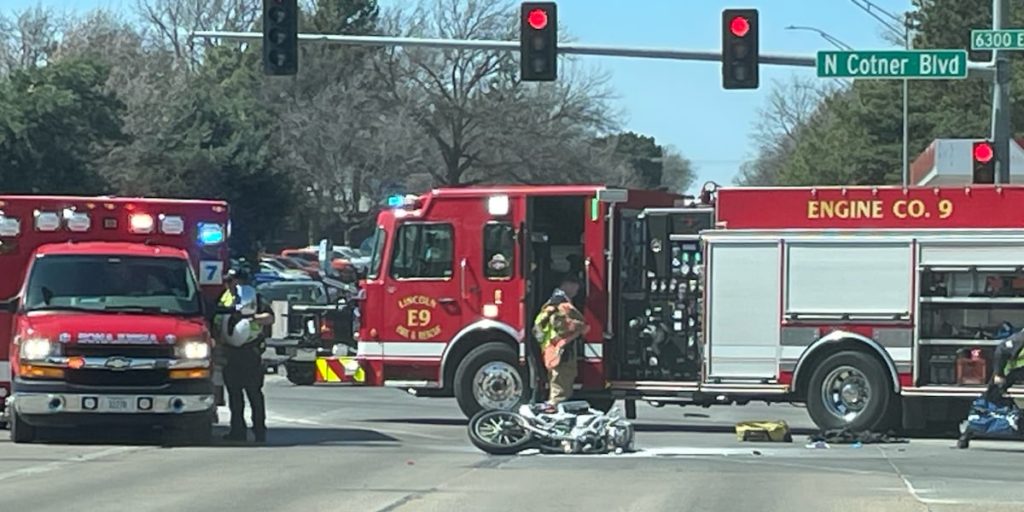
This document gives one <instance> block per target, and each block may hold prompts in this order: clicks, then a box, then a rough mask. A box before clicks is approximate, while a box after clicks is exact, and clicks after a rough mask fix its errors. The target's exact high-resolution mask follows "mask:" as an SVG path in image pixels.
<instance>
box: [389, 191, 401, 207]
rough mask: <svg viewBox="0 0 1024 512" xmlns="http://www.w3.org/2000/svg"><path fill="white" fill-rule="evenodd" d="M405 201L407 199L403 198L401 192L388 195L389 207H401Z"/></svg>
mask: <svg viewBox="0 0 1024 512" xmlns="http://www.w3.org/2000/svg"><path fill="white" fill-rule="evenodd" d="M404 202H405V199H403V198H402V196H401V195H400V194H395V195H393V196H389V197H388V207H389V208H399V207H401V206H402V204H403V203H404Z"/></svg>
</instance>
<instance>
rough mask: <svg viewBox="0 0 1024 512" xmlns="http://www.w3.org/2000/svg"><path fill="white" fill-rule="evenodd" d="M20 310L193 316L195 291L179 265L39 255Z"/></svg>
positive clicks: (134, 259) (160, 261) (150, 260)
mask: <svg viewBox="0 0 1024 512" xmlns="http://www.w3.org/2000/svg"><path fill="white" fill-rule="evenodd" d="M25 309H26V310H28V311H39V310H82V311H97V312H116V313H152V314H166V315H198V314H200V313H201V311H202V310H201V307H200V294H199V287H198V285H196V282H195V277H194V275H193V274H192V271H191V267H190V266H189V264H188V262H187V261H185V260H180V259H175V258H154V257H121V256H103V255H94V256H93V255H90V256H80V255H76V256H63V255H61V256H45V257H41V258H38V259H37V260H36V261H35V263H34V264H33V265H32V273H31V275H30V277H29V281H28V290H27V292H26V296H25Z"/></svg>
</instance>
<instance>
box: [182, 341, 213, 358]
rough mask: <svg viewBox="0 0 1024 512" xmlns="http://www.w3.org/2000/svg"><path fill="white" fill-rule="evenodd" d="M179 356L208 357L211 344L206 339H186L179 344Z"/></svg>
mask: <svg viewBox="0 0 1024 512" xmlns="http://www.w3.org/2000/svg"><path fill="white" fill-rule="evenodd" d="M178 357H180V358H182V359H208V358H209V357H210V344H209V343H206V342H205V341H186V342H184V343H181V344H179V345H178Z"/></svg>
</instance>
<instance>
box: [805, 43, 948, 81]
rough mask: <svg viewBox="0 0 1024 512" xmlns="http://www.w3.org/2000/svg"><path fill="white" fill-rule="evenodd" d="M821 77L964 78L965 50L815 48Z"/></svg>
mask: <svg viewBox="0 0 1024 512" xmlns="http://www.w3.org/2000/svg"><path fill="white" fill-rule="evenodd" d="M818 76H819V77H821V78H919V79H948V78H967V50H885V51H852V52H844V51H821V52H818Z"/></svg>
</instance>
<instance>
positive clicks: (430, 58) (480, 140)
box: [376, 0, 614, 184]
mask: <svg viewBox="0 0 1024 512" xmlns="http://www.w3.org/2000/svg"><path fill="white" fill-rule="evenodd" d="M516 19H517V17H516V16H515V14H514V9H513V8H512V4H511V3H509V2H489V1H485V0H468V1H464V0H431V1H427V2H422V3H420V4H419V5H418V7H417V8H416V9H414V10H412V11H410V12H401V11H399V12H395V13H391V16H389V17H388V19H387V21H386V23H385V26H384V30H385V31H391V30H393V31H401V32H403V33H404V34H406V35H409V36H417V37H441V38H453V39H505V40H508V39H513V38H514V37H515V31H516V28H515V27H516V25H515V21H516ZM376 69H377V72H378V74H379V76H380V77H381V79H382V81H383V83H384V84H385V87H384V88H383V89H382V90H381V91H380V94H379V96H380V98H381V100H382V101H389V102H391V103H393V104H398V105H407V106H409V107H410V108H411V111H412V112H413V113H414V119H415V121H416V123H417V124H418V125H419V126H420V127H421V129H422V130H423V132H424V134H425V135H426V136H427V137H428V138H429V139H430V140H431V141H432V142H433V144H434V145H435V146H436V150H437V153H438V154H439V156H440V161H441V165H439V166H437V167H435V168H430V169H429V172H430V174H431V177H432V178H433V182H434V184H468V183H479V182H483V181H537V180H551V179H552V178H557V177H565V176H568V175H570V174H571V173H570V172H569V171H571V170H577V169H578V168H579V167H580V166H587V165H590V164H591V163H592V162H589V161H588V157H590V156H596V154H597V153H598V151H597V150H596V149H594V148H592V147H591V146H590V145H589V144H588V143H589V142H590V139H592V138H593V137H594V136H595V135H596V134H597V133H600V132H601V131H602V130H606V129H608V128H610V127H612V126H613V125H614V119H613V118H614V116H613V115H612V113H611V111H610V110H609V109H608V107H607V104H606V102H605V101H604V100H605V99H606V98H607V96H608V94H607V90H606V89H605V88H604V86H605V83H606V79H605V78H604V77H601V76H598V75H594V74H586V75H584V74H580V73H573V71H574V68H573V67H571V66H570V67H567V68H566V67H563V71H568V72H563V73H562V76H561V77H560V80H559V82H557V83H555V84H543V85H534V84H524V83H521V82H519V79H518V74H519V72H518V69H519V67H518V62H517V61H516V59H515V58H514V56H513V55H511V54H509V53H503V52H492V51H483V50H440V51H439V50H435V49H422V48H411V49H390V50H388V51H386V52H383V58H382V59H380V60H379V61H377V66H376ZM573 149H576V150H578V151H582V152H583V153H582V154H579V153H571V151H572V150H573Z"/></svg>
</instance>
